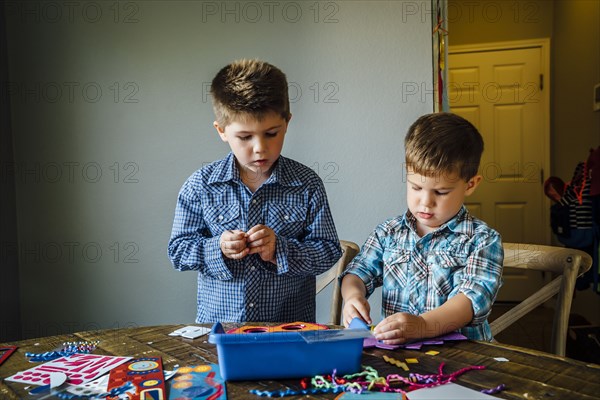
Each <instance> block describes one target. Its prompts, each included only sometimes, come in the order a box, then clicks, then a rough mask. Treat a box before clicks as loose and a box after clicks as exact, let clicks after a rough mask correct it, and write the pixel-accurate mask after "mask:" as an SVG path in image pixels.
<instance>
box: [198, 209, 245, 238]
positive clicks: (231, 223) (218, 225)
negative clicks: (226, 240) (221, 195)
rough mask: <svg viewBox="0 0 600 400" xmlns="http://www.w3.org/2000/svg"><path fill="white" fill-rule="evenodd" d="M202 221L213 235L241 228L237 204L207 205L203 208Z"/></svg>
mask: <svg viewBox="0 0 600 400" xmlns="http://www.w3.org/2000/svg"><path fill="white" fill-rule="evenodd" d="M204 222H205V223H206V225H207V226H208V229H210V232H211V233H212V235H213V236H221V234H222V233H223V232H225V231H227V230H235V229H241V226H242V225H241V221H240V206H239V204H227V205H220V206H209V207H206V208H205V210H204Z"/></svg>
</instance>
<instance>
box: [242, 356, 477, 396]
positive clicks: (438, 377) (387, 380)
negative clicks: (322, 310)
mask: <svg viewBox="0 0 600 400" xmlns="http://www.w3.org/2000/svg"><path fill="white" fill-rule="evenodd" d="M443 368H444V363H441V364H440V366H439V368H438V373H437V374H430V375H424V374H415V373H410V374H409V376H408V377H404V376H400V375H397V374H390V375H387V376H386V377H381V376H379V374H378V372H377V371H376V370H375V369H374V368H372V367H370V366H363V370H362V371H361V372H358V373H355V374H349V375H344V376H342V377H341V378H340V377H337V376H336V371H335V370H334V372H333V374H332V375H327V376H323V375H316V376H315V377H314V378H312V379H311V384H312V388H306V389H302V390H292V389H288V390H285V391H281V390H276V391H268V390H250V393H252V394H256V395H258V396H263V397H264V396H268V397H283V396H292V395H300V394H314V393H339V392H352V393H359V394H360V393H363V392H365V391H375V392H395V393H402V394H406V393H407V392H410V391H413V390H416V389H421V388H430V387H435V386H439V385H444V384H447V383H450V382H454V381H455V380H456V379H457V378H458V377H459V376H460V375H462V374H464V373H466V372H468V371H473V370H482V369H485V366H481V365H475V366H470V367H466V368H462V369H460V370H458V371H455V372H453V373H450V374H445V373H444V372H443ZM315 390H316V391H315Z"/></svg>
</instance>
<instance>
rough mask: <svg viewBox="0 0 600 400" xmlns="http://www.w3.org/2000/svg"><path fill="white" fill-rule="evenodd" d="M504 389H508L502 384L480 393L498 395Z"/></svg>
mask: <svg viewBox="0 0 600 400" xmlns="http://www.w3.org/2000/svg"><path fill="white" fill-rule="evenodd" d="M504 389H506V385H505V384H504V383H502V384H500V385H498V386H496V387H495V388H491V389H483V390H480V392H481V393H485V394H496V393H500V392H501V391H503V390H504Z"/></svg>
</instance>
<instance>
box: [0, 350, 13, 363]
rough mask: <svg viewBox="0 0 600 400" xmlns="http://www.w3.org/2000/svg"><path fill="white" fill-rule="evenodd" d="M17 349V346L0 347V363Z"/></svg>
mask: <svg viewBox="0 0 600 400" xmlns="http://www.w3.org/2000/svg"><path fill="white" fill-rule="evenodd" d="M15 350H17V346H2V347H0V365H2V363H3V362H4V361H6V359H7V358H8V357H10V355H11V354H12V353H13V352H14V351H15Z"/></svg>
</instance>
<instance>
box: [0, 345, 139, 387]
mask: <svg viewBox="0 0 600 400" xmlns="http://www.w3.org/2000/svg"><path fill="white" fill-rule="evenodd" d="M130 359H131V357H113V356H103V355H97V354H79V353H78V354H73V355H71V356H69V357H61V358H58V359H56V360H52V361H49V362H47V363H44V364H40V365H37V366H35V367H33V368H30V369H28V370H26V371H22V372H17V373H16V374H14V375H12V376H10V377H8V378H6V380H7V381H11V382H20V383H26V384H33V385H49V384H50V373H51V372H62V373H63V374H65V375H67V383H68V384H70V385H81V384H82V383H85V382H89V381H91V380H94V379H96V378H97V377H99V376H101V375H103V374H105V373H107V372H108V371H110V370H111V369H113V368H115V367H117V366H118V365H120V364H123V363H124V362H126V361H127V360H130Z"/></svg>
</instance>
